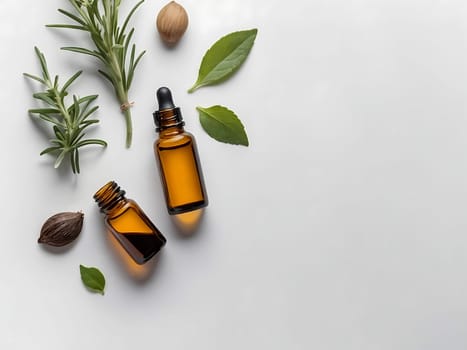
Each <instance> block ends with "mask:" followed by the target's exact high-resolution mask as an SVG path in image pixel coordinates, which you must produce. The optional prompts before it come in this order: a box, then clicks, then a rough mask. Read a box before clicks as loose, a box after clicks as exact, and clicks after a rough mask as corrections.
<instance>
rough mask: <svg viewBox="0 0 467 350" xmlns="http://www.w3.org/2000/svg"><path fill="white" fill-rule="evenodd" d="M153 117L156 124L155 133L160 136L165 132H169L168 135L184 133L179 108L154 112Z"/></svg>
mask: <svg viewBox="0 0 467 350" xmlns="http://www.w3.org/2000/svg"><path fill="white" fill-rule="evenodd" d="M153 117H154V122H155V124H156V131H157V132H159V133H161V134H162V133H163V132H165V131H166V130H170V132H169V133H170V134H171V133H175V134H177V133H179V132H183V131H184V129H183V126H184V125H185V122H184V121H183V118H182V113H181V112H180V108H168V109H163V110H160V111H155V112H154V114H153Z"/></svg>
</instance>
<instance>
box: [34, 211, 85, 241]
mask: <svg viewBox="0 0 467 350" xmlns="http://www.w3.org/2000/svg"><path fill="white" fill-rule="evenodd" d="M83 218H84V214H83V213H82V212H76V213H72V212H63V213H58V214H55V215H52V216H51V217H50V218H48V219H47V220H46V222H45V223H44V225H42V229H41V233H40V236H39V239H38V240H37V242H38V243H43V244H47V245H51V246H54V247H63V246H64V245H67V244H69V243H71V242H73V241H74V240H75V239H76V237H78V236H79V234H80V232H81V229H82V227H83Z"/></svg>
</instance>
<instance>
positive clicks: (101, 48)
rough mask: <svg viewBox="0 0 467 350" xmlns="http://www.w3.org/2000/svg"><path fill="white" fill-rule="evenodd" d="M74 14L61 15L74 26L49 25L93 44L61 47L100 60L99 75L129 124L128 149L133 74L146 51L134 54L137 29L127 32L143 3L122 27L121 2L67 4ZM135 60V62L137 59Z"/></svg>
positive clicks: (90, 0) (76, 0) (81, 0)
mask: <svg viewBox="0 0 467 350" xmlns="http://www.w3.org/2000/svg"><path fill="white" fill-rule="evenodd" d="M68 2H69V3H70V4H71V6H72V11H67V10H64V9H58V11H59V12H60V13H61V14H63V15H64V16H65V17H67V18H68V19H69V20H72V21H73V22H74V24H68V23H64V24H49V25H47V27H52V28H62V29H75V30H80V31H86V32H88V33H89V37H90V39H91V41H92V43H93V44H94V49H89V48H84V47H74V46H73V47H62V50H66V51H71V52H75V53H80V54H84V55H89V56H93V57H95V58H97V59H98V60H99V61H100V62H101V63H102V64H103V69H100V70H98V72H99V73H100V74H101V75H102V76H103V77H104V78H105V79H106V80H108V81H109V82H110V83H111V84H112V86H113V88H114V92H115V96H116V97H117V100H118V102H119V104H120V110H121V112H122V113H123V115H124V117H125V123H126V146H127V147H130V145H131V140H132V133H133V132H132V129H133V127H132V122H131V112H130V107H131V105H132V104H133V103H132V102H130V101H129V98H128V93H129V90H130V86H131V83H132V81H133V77H134V71H135V68H136V66H137V65H138V63H139V61H140V59H141V58H142V56H143V55H144V53H145V51H143V52H141V53H140V54H139V55H136V54H135V50H136V49H135V45H134V44H132V43H131V41H132V39H133V33H134V28H131V29H130V30H128V24H129V22H130V19H131V18H132V16H133V15H134V13H135V12H136V10H137V9H138V7H140V6H141V4H142V3H143V2H144V0H140V1H138V2H137V3H136V5H135V6H133V8H132V9H131V10H130V12H129V13H128V14H127V16H126V17H125V19H124V21H123V24H122V25H121V26H120V25H119V8H120V4H121V0H68ZM135 57H136V59H135Z"/></svg>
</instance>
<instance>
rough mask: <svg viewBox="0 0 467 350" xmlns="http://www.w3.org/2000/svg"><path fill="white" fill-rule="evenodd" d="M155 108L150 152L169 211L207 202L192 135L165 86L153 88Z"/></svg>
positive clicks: (192, 207) (203, 205) (201, 206)
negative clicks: (155, 162) (158, 172)
mask: <svg viewBox="0 0 467 350" xmlns="http://www.w3.org/2000/svg"><path fill="white" fill-rule="evenodd" d="M157 101H158V103H159V109H158V110H157V111H155V112H154V114H153V117H154V123H155V124H156V131H157V132H158V133H159V138H158V139H157V140H156V141H155V143H154V153H155V155H156V160H157V164H158V166H159V171H160V176H161V180H162V186H163V188H164V194H165V199H166V204H167V210H168V212H169V214H171V215H174V214H182V213H186V212H189V211H192V210H196V209H200V208H203V207H206V206H207V205H208V197H207V193H206V188H205V185H204V179H203V173H202V171H201V164H200V161H199V156H198V150H197V147H196V142H195V138H194V137H193V135H192V134H190V133H189V132H186V131H185V129H184V127H183V126H184V125H185V122H184V121H183V118H182V113H181V111H180V108H178V107H175V106H174V103H173V100H172V94H171V92H170V90H169V89H168V88H166V87H161V88H159V89H158V90H157Z"/></svg>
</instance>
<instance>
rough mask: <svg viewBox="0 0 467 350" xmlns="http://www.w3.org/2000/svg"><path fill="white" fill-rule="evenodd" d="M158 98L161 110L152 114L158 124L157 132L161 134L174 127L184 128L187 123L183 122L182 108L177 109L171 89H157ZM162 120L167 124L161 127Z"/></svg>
mask: <svg viewBox="0 0 467 350" xmlns="http://www.w3.org/2000/svg"><path fill="white" fill-rule="evenodd" d="M156 97H157V103H158V104H159V109H158V110H157V111H155V112H154V113H153V114H152V115H153V117H154V123H155V124H156V131H158V132H159V131H161V130H163V129H165V128H167V127H172V126H183V125H184V124H185V122H184V121H183V117H182V112H181V111H180V108H178V107H175V105H174V102H173V99H172V93H171V92H170V90H169V88H167V87H165V86H163V87H160V88H159V89H157V92H156ZM162 120H163V121H164V122H165V123H164V125H161V121H162Z"/></svg>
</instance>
